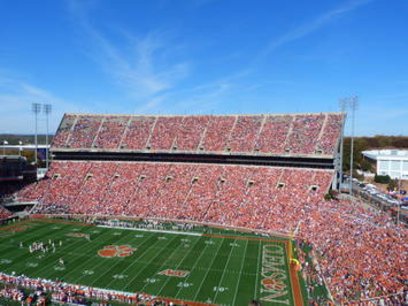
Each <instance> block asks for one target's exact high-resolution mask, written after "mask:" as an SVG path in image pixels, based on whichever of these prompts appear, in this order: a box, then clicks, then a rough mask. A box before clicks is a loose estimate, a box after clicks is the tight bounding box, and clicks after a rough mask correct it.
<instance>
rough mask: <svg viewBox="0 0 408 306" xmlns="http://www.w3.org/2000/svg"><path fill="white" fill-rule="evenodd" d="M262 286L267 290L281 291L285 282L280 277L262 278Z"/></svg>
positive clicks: (284, 286)
mask: <svg viewBox="0 0 408 306" xmlns="http://www.w3.org/2000/svg"><path fill="white" fill-rule="evenodd" d="M262 286H264V288H265V289H267V290H274V291H282V290H284V289H285V288H286V285H285V283H284V282H283V281H282V280H281V279H276V278H264V279H263V280H262Z"/></svg>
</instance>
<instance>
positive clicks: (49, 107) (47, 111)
mask: <svg viewBox="0 0 408 306" xmlns="http://www.w3.org/2000/svg"><path fill="white" fill-rule="evenodd" d="M43 107H44V113H45V122H46V123H45V125H46V131H47V133H46V134H45V168H47V169H48V163H49V152H48V123H49V120H48V117H49V116H50V115H51V111H52V105H51V104H44V105H43Z"/></svg>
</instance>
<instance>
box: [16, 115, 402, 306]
mask: <svg viewBox="0 0 408 306" xmlns="http://www.w3.org/2000/svg"><path fill="white" fill-rule="evenodd" d="M342 125H343V115H342V114H310V115H277V116H276V115H275V116H273V115H265V116H260V115H258V116H241V115H240V116H156V117H154V116H152V117H145V116H96V115H95V116H93V115H65V116H64V119H63V121H62V123H61V126H60V132H59V133H58V134H57V136H56V137H55V139H54V142H53V146H54V149H55V148H56V149H63V148H69V147H70V148H82V149H89V148H95V147H97V148H98V149H111V150H116V151H120V150H122V149H126V150H136V151H138V150H141V151H143V150H151V151H153V152H154V151H163V150H164V151H169V152H172V151H174V150H179V151H188V152H195V151H198V150H199V151H204V152H217V153H225V152H226V151H228V152H239V153H245V154H257V153H258V152H260V153H272V154H280V155H285V154H288V153H293V154H313V155H315V156H318V154H320V153H323V154H327V155H333V154H334V152H335V149H336V147H337V144H338V140H339V136H340V133H341V129H342ZM333 175H334V171H333V170H322V169H306V168H291V167H266V166H243V165H222V164H217V165H216V164H193V163H171V162H160V163H155V162H118V161H87V162H84V161H54V162H53V163H52V165H51V168H50V169H49V171H48V172H47V175H46V178H45V179H44V180H42V181H40V182H39V183H37V184H32V185H30V186H27V187H26V188H25V189H23V190H22V191H21V192H19V193H18V197H20V199H22V200H29V201H39V204H38V205H37V206H36V211H35V212H37V213H49V214H82V215H91V216H95V215H102V216H138V217H142V218H149V217H155V218H166V219H173V220H186V221H189V220H191V221H197V222H203V223H212V224H217V225H224V226H230V227H245V228H249V229H255V230H256V229H258V230H260V229H261V230H268V231H271V232H280V233H285V234H292V233H296V235H297V237H298V238H300V239H302V240H303V241H305V242H306V243H307V244H309V245H310V246H311V247H312V249H313V253H314V254H315V256H316V258H317V261H318V262H319V266H320V269H319V270H318V271H317V272H316V273H318V274H317V275H316V280H317V283H319V284H320V283H322V282H323V280H324V281H325V282H326V283H327V285H328V288H329V289H330V291H331V293H332V295H333V297H334V298H335V300H336V301H338V302H340V303H344V304H347V303H352V304H359V303H361V304H362V305H370V303H371V304H373V305H403V303H407V302H408V301H407V292H408V277H407V275H408V266H407V262H408V245H407V243H406V241H408V231H407V229H406V228H403V227H397V226H396V225H395V224H394V223H393V222H392V220H391V219H390V217H389V216H387V215H385V214H384V213H382V212H379V211H375V210H372V209H370V208H367V207H365V206H364V203H360V202H357V201H350V200H327V201H326V200H324V195H325V194H326V193H327V192H328V190H329V187H330V184H331V182H332V179H333ZM350 301H354V302H350ZM368 301H370V302H368Z"/></svg>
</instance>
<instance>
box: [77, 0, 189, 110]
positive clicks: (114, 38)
mask: <svg viewBox="0 0 408 306" xmlns="http://www.w3.org/2000/svg"><path fill="white" fill-rule="evenodd" d="M89 10H90V8H89V7H87V6H83V5H82V2H79V1H70V2H69V11H70V13H71V14H72V16H73V17H74V21H75V25H77V26H79V29H80V31H81V33H82V34H84V35H85V37H84V41H86V51H85V52H86V53H87V54H88V56H89V57H90V58H91V59H92V60H95V61H96V63H97V64H98V65H100V67H101V68H102V69H103V71H104V72H105V73H106V75H108V76H109V77H111V78H112V80H113V81H114V83H115V84H117V85H119V87H120V88H121V89H123V90H124V91H125V94H126V95H127V96H128V97H130V98H131V99H132V100H134V101H135V102H137V103H138V104H142V103H144V102H145V101H147V100H154V99H155V100H156V101H158V100H160V99H157V96H158V95H162V94H163V93H164V92H166V91H169V90H172V89H173V88H175V86H176V84H177V83H178V82H179V81H181V80H183V79H184V78H186V77H187V76H188V75H189V72H190V64H189V62H188V61H186V60H181V61H176V60H172V59H171V57H170V59H169V57H166V55H167V54H168V53H169V52H170V53H171V51H172V50H176V49H177V48H178V45H177V43H175V42H174V41H170V39H169V37H168V35H167V32H166V31H150V32H148V33H147V34H146V35H143V36H138V35H135V34H132V33H129V32H128V31H126V30H123V29H122V30H121V31H116V32H115V31H114V30H115V28H114V25H110V29H109V30H110V34H111V36H110V37H108V34H107V32H106V31H105V32H104V33H103V32H102V31H101V30H99V29H98V28H97V26H95V25H94V24H93V23H92V22H91V20H90V17H89V15H90V12H89ZM112 33H113V34H112ZM164 57H166V60H161V59H162V58H164ZM141 102H142V103H141ZM139 106H140V108H143V107H144V106H143V105H139Z"/></svg>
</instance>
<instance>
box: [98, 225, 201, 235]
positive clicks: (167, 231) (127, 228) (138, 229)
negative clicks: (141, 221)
mask: <svg viewBox="0 0 408 306" xmlns="http://www.w3.org/2000/svg"><path fill="white" fill-rule="evenodd" d="M97 227H103V228H113V229H120V230H130V231H140V232H154V233H164V234H175V235H187V236H202V235H203V234H201V233H190V232H181V231H180V232H179V231H170V230H158V229H148V228H133V227H120V226H108V225H97Z"/></svg>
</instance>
